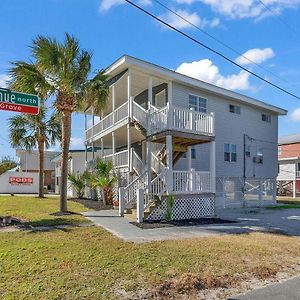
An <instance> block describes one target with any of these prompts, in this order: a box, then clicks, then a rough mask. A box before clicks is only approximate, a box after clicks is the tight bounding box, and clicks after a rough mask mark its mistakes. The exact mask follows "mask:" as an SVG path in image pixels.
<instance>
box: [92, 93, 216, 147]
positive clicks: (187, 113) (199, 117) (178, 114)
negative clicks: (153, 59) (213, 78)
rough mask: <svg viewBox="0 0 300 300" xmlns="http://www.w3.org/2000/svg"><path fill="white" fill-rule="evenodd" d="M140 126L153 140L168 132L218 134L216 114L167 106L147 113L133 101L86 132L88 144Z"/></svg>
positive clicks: (131, 98) (211, 135) (131, 99)
mask: <svg viewBox="0 0 300 300" xmlns="http://www.w3.org/2000/svg"><path fill="white" fill-rule="evenodd" d="M132 122H136V123H138V124H139V127H140V128H141V129H143V132H144V135H147V136H151V135H154V134H159V133H162V132H165V131H177V132H183V133H191V134H197V135H202V136H209V137H213V136H214V134H215V128H214V114H213V113H210V114H206V113H201V112H196V111H193V110H189V109H185V108H181V107H173V106H169V105H166V106H165V107H163V108H160V109H157V108H155V107H154V106H152V105H151V107H150V109H149V110H146V109H145V108H143V107H142V106H141V105H139V104H138V103H137V102H135V101H134V99H133V97H130V99H129V101H127V102H125V103H123V104H122V105H121V106H119V107H118V108H117V109H115V110H114V111H113V112H111V113H110V114H108V115H107V116H105V117H104V118H103V119H101V120H99V121H98V122H97V123H96V124H94V125H93V126H92V127H90V128H88V129H87V131H86V140H87V141H89V140H93V141H95V140H98V139H100V138H102V137H103V136H105V135H107V134H109V133H111V132H112V131H114V130H116V129H118V128H120V127H122V126H124V125H126V124H128V123H132Z"/></svg>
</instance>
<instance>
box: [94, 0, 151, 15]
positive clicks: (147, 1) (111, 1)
mask: <svg viewBox="0 0 300 300" xmlns="http://www.w3.org/2000/svg"><path fill="white" fill-rule="evenodd" d="M137 3H138V4H140V5H143V6H147V5H151V3H152V2H151V0H138V1H137ZM122 4H126V1H124V0H102V1H101V3H100V6H99V10H100V11H101V12H104V11H108V10H110V9H111V8H112V7H113V6H117V5H122Z"/></svg>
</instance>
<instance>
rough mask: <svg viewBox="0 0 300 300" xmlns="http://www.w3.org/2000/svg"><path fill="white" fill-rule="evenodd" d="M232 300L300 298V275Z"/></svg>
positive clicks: (297, 299) (231, 299)
mask: <svg viewBox="0 0 300 300" xmlns="http://www.w3.org/2000/svg"><path fill="white" fill-rule="evenodd" d="M230 300H300V277H298V278H294V279H290V280H287V281H285V282H282V283H276V284H272V285H269V286H267V287H264V288H261V289H258V290H255V291H252V292H250V293H247V294H245V295H241V296H238V297H233V298H230Z"/></svg>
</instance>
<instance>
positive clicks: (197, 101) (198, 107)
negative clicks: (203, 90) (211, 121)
mask: <svg viewBox="0 0 300 300" xmlns="http://www.w3.org/2000/svg"><path fill="white" fill-rule="evenodd" d="M190 96H193V97H196V98H197V100H196V105H193V104H190ZM200 99H203V100H205V108H204V107H201V106H200V105H199V100H200ZM188 100H189V109H191V107H190V106H193V107H195V108H196V109H192V110H194V111H197V112H202V113H205V114H206V113H207V102H208V101H207V98H206V97H203V96H200V95H196V94H192V93H189V99H188ZM204 110H205V111H204Z"/></svg>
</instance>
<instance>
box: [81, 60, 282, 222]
mask: <svg viewBox="0 0 300 300" xmlns="http://www.w3.org/2000/svg"><path fill="white" fill-rule="evenodd" d="M106 73H107V74H108V75H109V76H110V77H111V83H110V96H109V101H108V104H107V106H106V109H105V111H104V113H103V114H102V116H101V118H100V116H97V121H96V122H95V116H93V115H92V111H89V110H88V111H86V145H87V146H93V147H100V148H101V149H104V148H110V149H111V152H112V155H109V156H105V155H104V153H103V152H101V155H102V156H103V157H104V158H106V159H111V160H112V161H113V163H114V165H115V167H116V169H117V170H119V173H120V174H122V177H123V179H124V180H123V181H122V184H120V190H119V202H120V214H121V215H122V214H123V213H124V210H125V211H126V209H127V208H128V210H127V211H128V212H133V213H134V212H135V211H134V208H135V206H136V205H137V215H138V221H142V220H143V219H148V220H155V219H162V218H163V217H164V215H165V211H166V200H164V201H163V203H162V204H161V205H160V206H159V207H156V206H155V205H154V203H155V197H154V195H159V196H164V195H174V197H175V202H174V206H173V218H174V219H183V218H197V217H200V216H209V215H214V214H215V208H216V207H220V208H225V207H244V206H256V205H264V204H267V203H268V204H269V203H274V202H275V201H276V176H277V140H278V116H279V115H285V114H286V113H287V111H286V110H284V109H281V108H278V107H275V106H273V105H270V104H267V103H264V102H261V101H258V100H255V99H253V98H250V97H247V96H244V95H241V94H238V93H235V92H232V91H229V90H226V89H223V88H220V87H217V86H214V85H211V84H208V83H205V82H203V81H200V80H197V79H194V78H191V77H188V76H185V75H182V74H179V73H177V72H174V71H171V70H169V69H166V68H163V67H161V66H158V65H154V64H152V63H149V62H146V61H142V60H140V59H137V58H134V57H130V56H127V55H126V56H123V57H121V58H120V59H118V60H117V61H115V62H114V63H113V64H111V65H110V66H109V67H108V68H107V69H106ZM90 118H92V119H93V120H94V121H92V122H91V121H90V120H89V119H90ZM88 124H92V126H88ZM130 208H131V209H130ZM132 208H133V209H132Z"/></svg>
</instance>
